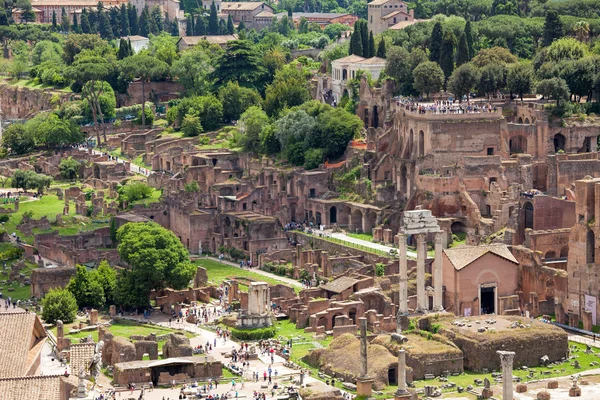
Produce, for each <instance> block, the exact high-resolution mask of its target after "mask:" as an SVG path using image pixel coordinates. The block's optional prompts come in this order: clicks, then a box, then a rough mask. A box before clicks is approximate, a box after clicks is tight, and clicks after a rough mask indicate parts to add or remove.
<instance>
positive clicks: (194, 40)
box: [178, 35, 238, 46]
mask: <svg viewBox="0 0 600 400" xmlns="http://www.w3.org/2000/svg"><path fill="white" fill-rule="evenodd" d="M237 38H238V37H237V35H214V36H211V35H205V36H182V37H181V39H179V42H183V43H185V44H187V45H188V46H196V45H197V44H198V43H200V42H201V41H202V40H205V41H207V42H208V43H210V44H218V45H222V44H226V43H227V42H231V41H233V40H237ZM179 42H178V43H179Z"/></svg>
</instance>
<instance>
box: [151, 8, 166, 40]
mask: <svg viewBox="0 0 600 400" xmlns="http://www.w3.org/2000/svg"><path fill="white" fill-rule="evenodd" d="M149 21H150V29H151V30H150V32H152V34H154V35H158V34H159V33H160V32H161V31H163V27H164V21H163V14H162V11H161V8H160V7H159V6H153V7H152V9H151V10H150V19H149Z"/></svg>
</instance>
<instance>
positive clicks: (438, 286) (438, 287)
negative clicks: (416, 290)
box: [433, 232, 444, 311]
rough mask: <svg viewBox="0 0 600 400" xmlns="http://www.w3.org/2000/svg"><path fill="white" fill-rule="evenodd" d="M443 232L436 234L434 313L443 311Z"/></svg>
mask: <svg viewBox="0 0 600 400" xmlns="http://www.w3.org/2000/svg"><path fill="white" fill-rule="evenodd" d="M442 251H443V250H442V232H436V233H435V260H434V261H433V283H434V287H433V311H443V310H444V306H443V298H442V297H443V293H442V286H443V283H442Z"/></svg>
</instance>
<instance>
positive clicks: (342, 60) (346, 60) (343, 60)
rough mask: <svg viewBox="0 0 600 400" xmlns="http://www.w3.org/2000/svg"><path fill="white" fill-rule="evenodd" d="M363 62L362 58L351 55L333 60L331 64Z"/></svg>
mask: <svg viewBox="0 0 600 400" xmlns="http://www.w3.org/2000/svg"><path fill="white" fill-rule="evenodd" d="M363 60H365V58H364V57H361V56H357V55H351V56H346V57H342V58H338V59H337V60H333V61H332V63H357V62H361V61H363Z"/></svg>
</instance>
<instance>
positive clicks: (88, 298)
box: [66, 265, 106, 308]
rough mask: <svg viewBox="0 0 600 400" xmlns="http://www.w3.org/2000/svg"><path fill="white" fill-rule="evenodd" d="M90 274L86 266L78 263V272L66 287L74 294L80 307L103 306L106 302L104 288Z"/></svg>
mask: <svg viewBox="0 0 600 400" xmlns="http://www.w3.org/2000/svg"><path fill="white" fill-rule="evenodd" d="M90 275H91V274H90V273H89V272H88V270H87V268H86V267H85V266H83V265H77V273H76V274H75V276H74V277H73V278H71V280H70V281H69V284H68V285H67V287H66V289H67V290H68V291H69V292H71V293H72V294H73V296H74V297H75V300H76V301H77V305H78V306H79V307H82V308H83V307H92V308H102V307H104V304H105V302H106V299H105V297H104V288H103V287H102V285H100V283H99V282H98V281H97V280H96V279H94V277H92V276H90Z"/></svg>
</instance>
